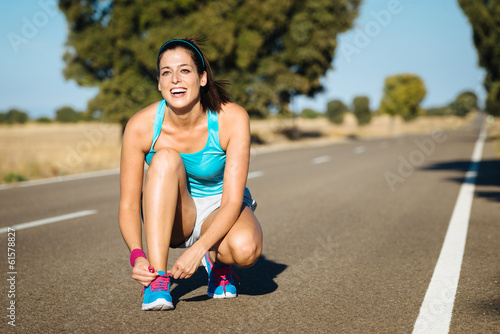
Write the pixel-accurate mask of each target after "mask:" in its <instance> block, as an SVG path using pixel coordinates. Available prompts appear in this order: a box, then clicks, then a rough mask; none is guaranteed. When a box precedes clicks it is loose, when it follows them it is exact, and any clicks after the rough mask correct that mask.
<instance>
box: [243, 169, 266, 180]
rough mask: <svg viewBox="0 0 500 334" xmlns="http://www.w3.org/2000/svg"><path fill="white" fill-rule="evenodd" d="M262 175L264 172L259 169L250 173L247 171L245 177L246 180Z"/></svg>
mask: <svg viewBox="0 0 500 334" xmlns="http://www.w3.org/2000/svg"><path fill="white" fill-rule="evenodd" d="M262 175H264V172H262V171H260V170H258V171H255V172H250V173H248V177H247V179H248V180H250V179H255V178H256V177H261V176H262Z"/></svg>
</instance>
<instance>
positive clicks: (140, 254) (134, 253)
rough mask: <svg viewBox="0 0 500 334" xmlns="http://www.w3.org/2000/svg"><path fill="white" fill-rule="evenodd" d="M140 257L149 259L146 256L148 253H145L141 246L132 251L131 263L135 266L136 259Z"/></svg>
mask: <svg viewBox="0 0 500 334" xmlns="http://www.w3.org/2000/svg"><path fill="white" fill-rule="evenodd" d="M138 257H143V258H145V259H147V257H146V253H144V251H143V250H142V249H140V248H136V249H134V250H133V251H132V253H130V265H131V266H132V267H133V266H134V264H135V260H136V259H137V258H138Z"/></svg>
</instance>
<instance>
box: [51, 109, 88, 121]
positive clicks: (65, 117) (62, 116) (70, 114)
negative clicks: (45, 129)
mask: <svg viewBox="0 0 500 334" xmlns="http://www.w3.org/2000/svg"><path fill="white" fill-rule="evenodd" d="M82 117H83V113H81V112H78V111H75V110H74V109H73V108H71V107H62V108H59V109H57V110H56V121H58V122H63V123H74V122H78V121H80V120H81V119H82Z"/></svg>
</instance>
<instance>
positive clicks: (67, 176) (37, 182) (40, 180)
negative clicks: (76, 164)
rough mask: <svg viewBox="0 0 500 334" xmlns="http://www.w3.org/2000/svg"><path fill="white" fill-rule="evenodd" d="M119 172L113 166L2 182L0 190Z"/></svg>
mask: <svg viewBox="0 0 500 334" xmlns="http://www.w3.org/2000/svg"><path fill="white" fill-rule="evenodd" d="M119 173H120V169H119V168H115V169H108V170H102V171H96V172H88V173H82V174H74V175H66V176H56V177H49V178H46V179H39V180H30V181H23V182H19V183H14V184H2V185H0V190H5V189H11V188H21V187H31V186H38V185H42V184H51V183H57V182H65V181H73V180H83V179H89V178H93V177H100V176H108V175H115V174H119Z"/></svg>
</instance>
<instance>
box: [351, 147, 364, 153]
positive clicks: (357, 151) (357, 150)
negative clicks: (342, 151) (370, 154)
mask: <svg viewBox="0 0 500 334" xmlns="http://www.w3.org/2000/svg"><path fill="white" fill-rule="evenodd" d="M364 152H366V147H365V146H357V147H355V148H354V154H360V153H364Z"/></svg>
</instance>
